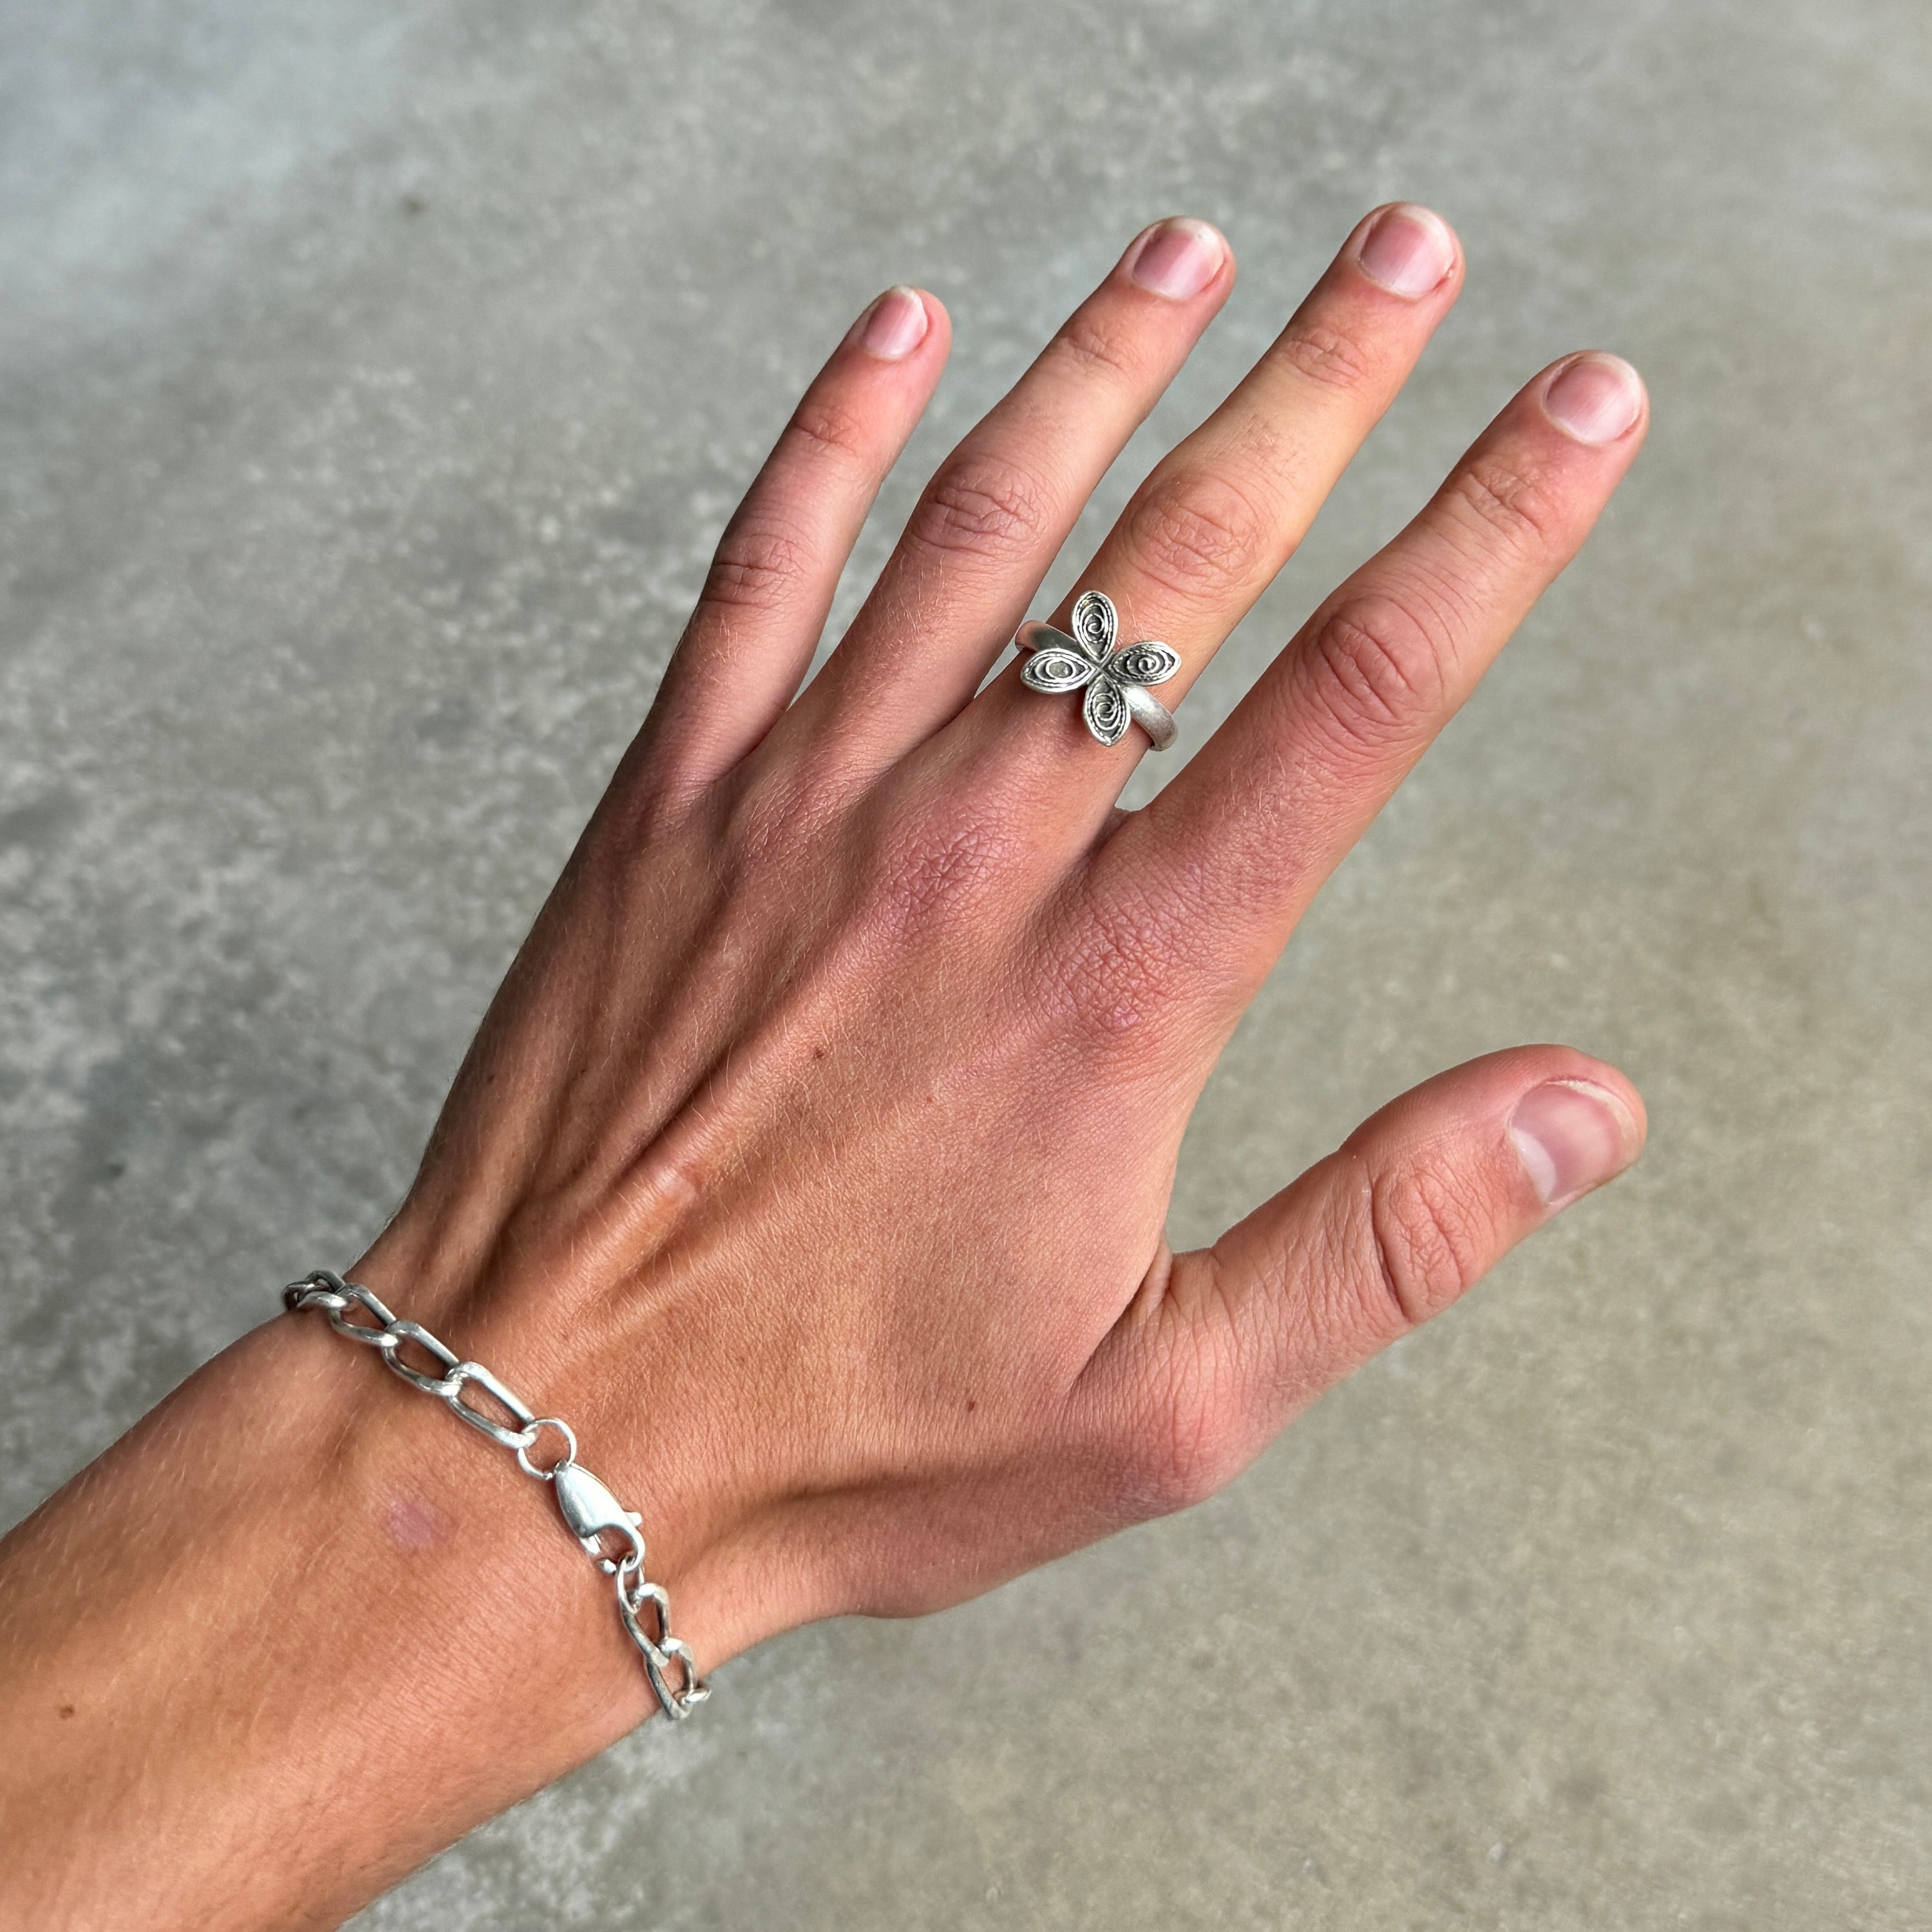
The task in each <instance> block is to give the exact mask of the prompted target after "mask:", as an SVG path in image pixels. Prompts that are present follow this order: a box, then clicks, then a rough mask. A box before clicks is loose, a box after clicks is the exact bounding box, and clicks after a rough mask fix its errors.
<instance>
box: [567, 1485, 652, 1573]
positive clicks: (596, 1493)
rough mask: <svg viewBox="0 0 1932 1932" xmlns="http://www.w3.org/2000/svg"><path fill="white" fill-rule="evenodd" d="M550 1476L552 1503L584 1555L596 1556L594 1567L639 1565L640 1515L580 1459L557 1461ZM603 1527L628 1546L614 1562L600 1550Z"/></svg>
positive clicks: (610, 1568)
mask: <svg viewBox="0 0 1932 1932" xmlns="http://www.w3.org/2000/svg"><path fill="white" fill-rule="evenodd" d="M550 1487H552V1488H553V1490H556V1506H557V1508H559V1510H561V1511H562V1512H563V1520H564V1521H565V1523H568V1525H569V1526H570V1533H571V1535H573V1536H574V1537H575V1538H577V1541H578V1542H579V1543H580V1544H583V1553H584V1554H585V1555H586V1556H594V1557H595V1558H596V1559H597V1562H598V1567H599V1568H601V1569H603V1570H604V1571H607V1572H608V1573H610V1574H612V1575H614V1574H616V1571H618V1570H619V1568H625V1569H632V1568H634V1569H637V1570H642V1569H643V1563H644V1539H643V1538H642V1537H641V1536H640V1535H638V1534H637V1526H638V1525H639V1524H640V1523H642V1522H643V1517H640V1515H638V1514H637V1511H634V1510H627V1509H626V1508H625V1507H624V1506H623V1505H622V1503H620V1502H619V1501H618V1500H617V1499H616V1497H615V1496H613V1495H612V1494H611V1493H610V1491H609V1490H607V1489H606V1488H605V1487H604V1485H603V1484H601V1483H600V1482H599V1481H598V1480H597V1478H595V1476H593V1475H592V1474H591V1473H590V1472H589V1470H588V1469H585V1468H584V1466H583V1464H582V1463H559V1464H558V1465H557V1466H556V1469H555V1470H554V1471H553V1472H552V1474H551V1476H550ZM606 1531H614V1532H616V1534H617V1535H619V1536H621V1537H622V1538H623V1539H624V1541H625V1543H626V1544H628V1545H629V1546H630V1547H629V1550H628V1553H626V1554H625V1556H623V1557H622V1559H620V1561H619V1562H612V1561H611V1560H610V1558H609V1557H607V1556H605V1555H604V1545H603V1542H602V1540H601V1539H602V1538H603V1536H604V1532H606Z"/></svg>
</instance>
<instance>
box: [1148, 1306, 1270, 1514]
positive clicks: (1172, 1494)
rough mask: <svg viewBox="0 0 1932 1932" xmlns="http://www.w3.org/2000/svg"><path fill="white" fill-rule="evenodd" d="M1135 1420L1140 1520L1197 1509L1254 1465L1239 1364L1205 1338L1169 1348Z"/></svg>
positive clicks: (1197, 1336) (1197, 1338)
mask: <svg viewBox="0 0 1932 1932" xmlns="http://www.w3.org/2000/svg"><path fill="white" fill-rule="evenodd" d="M1136 1421H1137V1427H1136V1429H1135V1430H1134V1433H1133V1441H1132V1442H1131V1443H1130V1445H1129V1447H1128V1450H1127V1462H1128V1465H1129V1467H1128V1469H1127V1472H1126V1475H1127V1487H1128V1489H1129V1490H1130V1493H1131V1495H1132V1497H1133V1508H1134V1513H1135V1514H1138V1515H1142V1516H1150V1517H1152V1516H1172V1514H1175V1511H1178V1510H1184V1509H1192V1508H1194V1507H1195V1505H1196V1504H1199V1503H1204V1502H1206V1501H1207V1500H1208V1498H1209V1497H1210V1496H1215V1495H1217V1494H1218V1493H1220V1491H1221V1490H1224V1489H1226V1487H1227V1486H1228V1485H1229V1484H1230V1483H1231V1482H1232V1481H1234V1479H1235V1477H1237V1476H1238V1475H1240V1474H1241V1471H1242V1470H1243V1469H1245V1468H1246V1467H1247V1464H1248V1463H1249V1461H1250V1454H1251V1445H1250V1431H1249V1430H1248V1428H1247V1425H1246V1422H1245V1420H1244V1406H1243V1403H1242V1390H1241V1378H1240V1376H1239V1373H1238V1365H1237V1364H1236V1363H1235V1361H1233V1360H1232V1357H1231V1356H1230V1355H1229V1352H1226V1351H1225V1350H1221V1349H1214V1348H1213V1347H1212V1346H1210V1345H1208V1343H1206V1342H1205V1340H1202V1338H1201V1337H1200V1336H1199V1334H1198V1333H1197V1334H1194V1335H1192V1336H1190V1337H1187V1338H1186V1339H1184V1340H1183V1339H1180V1338H1177V1339H1176V1340H1175V1342H1174V1343H1172V1344H1171V1345H1170V1346H1169V1349H1168V1350H1167V1351H1166V1361H1164V1362H1163V1364H1161V1365H1160V1370H1159V1372H1158V1373H1157V1379H1155V1381H1154V1384H1153V1385H1152V1391H1151V1397H1150V1400H1149V1401H1148V1405H1147V1407H1146V1409H1145V1412H1143V1413H1142V1415H1140V1416H1139V1418H1136Z"/></svg>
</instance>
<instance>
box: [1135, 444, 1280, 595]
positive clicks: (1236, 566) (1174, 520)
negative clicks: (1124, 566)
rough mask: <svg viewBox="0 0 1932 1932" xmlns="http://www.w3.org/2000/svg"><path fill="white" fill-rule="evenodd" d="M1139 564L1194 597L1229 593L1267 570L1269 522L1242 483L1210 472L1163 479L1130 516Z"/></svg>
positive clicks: (1166, 585) (1173, 590) (1162, 583)
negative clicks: (1261, 568) (1260, 570)
mask: <svg viewBox="0 0 1932 1932" xmlns="http://www.w3.org/2000/svg"><path fill="white" fill-rule="evenodd" d="M1127 541H1128V544H1129V546H1130V553H1131V555H1132V556H1133V559H1134V563H1135V566H1136V568H1137V569H1139V570H1140V571H1142V572H1144V573H1145V574H1146V575H1147V576H1148V577H1151V578H1152V579H1153V580H1154V583H1156V584H1157V586H1159V587H1160V589H1163V590H1165V591H1167V592H1169V593H1170V594H1172V595H1175V596H1180V597H1187V598H1199V597H1201V596H1203V595H1215V594H1217V593H1219V592H1226V591H1228V590H1230V589H1234V588H1235V587H1237V586H1240V585H1241V584H1244V583H1247V581H1248V580H1250V578H1251V577H1253V575H1254V574H1255V572H1256V570H1257V568H1259V565H1260V564H1261V562H1262V555H1263V553H1264V551H1265V548H1266V547H1267V544H1268V519H1267V518H1266V517H1264V516H1263V515H1262V513H1261V512H1260V511H1259V510H1258V509H1257V508H1256V506H1255V504H1254V502H1253V500H1252V499H1250V497H1249V496H1248V495H1247V493H1246V492H1245V491H1244V490H1242V489H1241V487H1240V486H1239V485H1238V484H1235V483H1233V482H1232V481H1229V478H1226V477H1225V476H1217V475H1212V474H1211V473H1208V472H1197V473H1195V474H1192V475H1175V476H1170V477H1167V478H1157V479H1155V481H1154V482H1153V483H1151V484H1150V485H1149V486H1148V489H1147V490H1146V491H1145V493H1143V494H1142V497H1141V499H1140V500H1139V502H1137V503H1136V505H1134V507H1133V511H1131V513H1130V515H1129V517H1128V519H1127Z"/></svg>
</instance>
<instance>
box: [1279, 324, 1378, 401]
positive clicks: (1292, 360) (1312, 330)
mask: <svg viewBox="0 0 1932 1932" xmlns="http://www.w3.org/2000/svg"><path fill="white" fill-rule="evenodd" d="M1274 354H1275V356H1277V357H1278V358H1279V359H1280V360H1281V361H1282V362H1286V364H1287V365H1288V366H1289V368H1291V369H1292V370H1294V371H1295V373H1296V374H1298V375H1300V376H1305V377H1307V379H1308V380H1309V381H1310V382H1311V383H1317V384H1319V385H1320V386H1321V387H1322V388H1323V389H1341V390H1346V391H1351V392H1352V391H1355V390H1358V389H1367V387H1369V386H1370V382H1371V380H1372V379H1373V376H1374V373H1375V365H1374V363H1373V361H1372V359H1370V356H1369V355H1368V354H1367V352H1366V351H1365V350H1364V348H1363V347H1362V345H1361V344H1360V343H1359V342H1358V341H1356V340H1355V338H1354V337H1353V336H1351V335H1343V333H1342V332H1341V331H1340V330H1339V329H1328V328H1325V327H1324V326H1322V324H1320V323H1291V324H1290V325H1289V327H1288V329H1286V331H1284V332H1283V334H1282V335H1281V337H1280V339H1279V340H1278V341H1277V342H1276V344H1275V346H1274Z"/></svg>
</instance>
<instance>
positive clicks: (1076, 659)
mask: <svg viewBox="0 0 1932 1932" xmlns="http://www.w3.org/2000/svg"><path fill="white" fill-rule="evenodd" d="M1097 668H1098V667H1097V665H1096V664H1094V661H1093V660H1092V659H1091V658H1086V657H1083V656H1082V655H1081V654H1080V653H1079V652H1078V651H1070V650H1068V649H1066V648H1065V647H1064V646H1062V645H1059V644H1049V645H1048V646H1047V647H1046V649H1044V650H1040V651H1035V652H1034V654H1033V655H1032V656H1031V657H1030V658H1028V659H1027V661H1026V662H1025V664H1022V665H1021V666H1020V682H1021V683H1022V684H1023V685H1025V686H1026V687H1027V688H1028V690H1029V691H1049V692H1052V691H1078V690H1079V688H1080V687H1081V686H1082V685H1083V684H1085V682H1087V681H1088V679H1090V678H1091V677H1092V676H1093V675H1094V672H1095V671H1096V670H1097Z"/></svg>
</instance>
